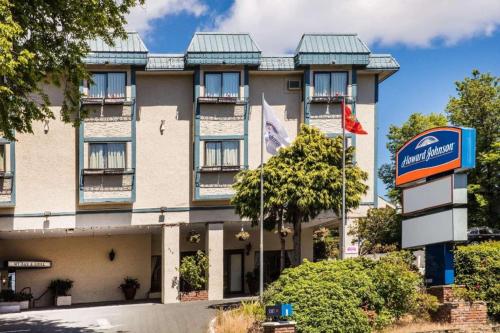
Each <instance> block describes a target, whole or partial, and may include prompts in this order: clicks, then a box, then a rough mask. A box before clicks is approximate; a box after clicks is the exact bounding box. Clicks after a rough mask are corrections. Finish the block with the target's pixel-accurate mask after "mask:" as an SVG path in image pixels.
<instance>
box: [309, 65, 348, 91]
mask: <svg viewBox="0 0 500 333" xmlns="http://www.w3.org/2000/svg"><path fill="white" fill-rule="evenodd" d="M321 74H329V75H330V83H329V86H330V89H329V92H328V95H326V96H328V97H334V96H335V95H334V94H333V92H332V89H333V76H334V74H345V79H346V80H345V87H344V90H345V95H347V91H348V87H349V71H314V75H313V86H314V96H323V95H317V94H316V81H317V78H316V76H317V75H321Z"/></svg>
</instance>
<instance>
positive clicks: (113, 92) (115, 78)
mask: <svg viewBox="0 0 500 333" xmlns="http://www.w3.org/2000/svg"><path fill="white" fill-rule="evenodd" d="M125 78H126V77H125V73H94V74H92V81H93V83H92V84H91V85H90V87H89V97H93V98H125Z"/></svg>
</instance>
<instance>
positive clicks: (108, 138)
mask: <svg viewBox="0 0 500 333" xmlns="http://www.w3.org/2000/svg"><path fill="white" fill-rule="evenodd" d="M83 141H84V142H132V141H133V137H131V136H125V137H113V136H103V137H85V138H83Z"/></svg>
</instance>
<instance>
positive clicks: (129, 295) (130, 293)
mask: <svg viewBox="0 0 500 333" xmlns="http://www.w3.org/2000/svg"><path fill="white" fill-rule="evenodd" d="M122 291H123V294H124V295H125V299H126V300H127V301H131V300H133V299H134V298H135V294H136V293H137V288H135V287H129V288H122Z"/></svg>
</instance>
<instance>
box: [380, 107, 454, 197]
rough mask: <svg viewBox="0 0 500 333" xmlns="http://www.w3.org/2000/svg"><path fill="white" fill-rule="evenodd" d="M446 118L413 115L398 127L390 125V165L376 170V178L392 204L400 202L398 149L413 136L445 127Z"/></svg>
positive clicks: (434, 114) (388, 137)
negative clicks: (381, 182)
mask: <svg viewBox="0 0 500 333" xmlns="http://www.w3.org/2000/svg"><path fill="white" fill-rule="evenodd" d="M446 125H447V120H446V117H445V116H444V115H442V114H437V113H430V114H428V115H424V114H421V113H413V114H412V115H410V117H409V118H408V120H407V121H405V122H404V123H403V124H402V125H401V126H400V127H398V126H395V125H391V126H390V127H389V134H387V140H388V141H387V144H386V147H387V150H389V153H390V163H385V164H382V166H381V167H380V168H379V170H378V176H379V177H380V179H382V181H383V182H384V184H385V188H386V190H387V195H388V196H389V198H390V199H391V201H392V202H394V203H398V202H399V200H400V190H399V189H397V188H396V183H395V179H396V177H395V175H396V152H397V151H398V149H399V148H401V146H402V145H403V144H404V143H405V142H406V141H408V140H410V139H411V138H413V137H414V136H415V135H417V134H419V133H421V132H423V131H425V130H427V129H429V128H433V127H439V126H446Z"/></svg>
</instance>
